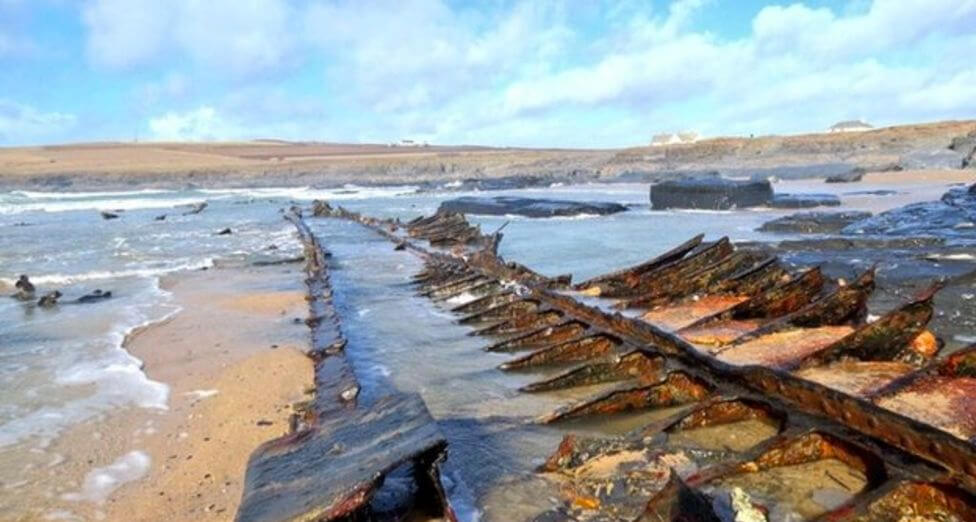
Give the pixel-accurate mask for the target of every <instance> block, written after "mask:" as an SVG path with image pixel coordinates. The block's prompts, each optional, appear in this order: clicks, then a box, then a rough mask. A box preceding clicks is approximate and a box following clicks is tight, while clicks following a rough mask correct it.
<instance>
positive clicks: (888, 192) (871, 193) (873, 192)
mask: <svg viewBox="0 0 976 522" xmlns="http://www.w3.org/2000/svg"><path fill="white" fill-rule="evenodd" d="M895 194H900V192H898V191H897V190H884V189H882V190H852V191H850V192H845V193H844V195H845V196H894V195H895Z"/></svg>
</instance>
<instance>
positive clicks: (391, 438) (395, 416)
mask: <svg viewBox="0 0 976 522" xmlns="http://www.w3.org/2000/svg"><path fill="white" fill-rule="evenodd" d="M445 448H446V441H445V440H444V438H443V436H442V435H441V434H440V432H439V431H438V428H437V424H436V423H435V422H434V420H433V419H432V418H431V417H430V414H429V413H428V412H427V408H426V407H425V406H424V404H423V401H422V400H421V399H420V397H419V396H416V395H399V396H396V397H384V398H381V399H379V400H378V401H377V402H376V403H375V404H373V405H372V406H371V407H370V408H357V409H354V410H351V411H348V412H346V413H344V414H343V415H336V416H333V417H330V418H327V419H319V422H318V423H317V424H316V425H315V426H313V427H311V428H309V429H306V430H304V431H299V432H296V433H293V434H291V435H288V436H286V437H283V438H280V439H275V440H272V441H269V442H266V443H264V444H262V445H261V446H260V447H259V448H258V449H257V450H256V451H255V452H254V454H253V455H252V456H251V459H250V461H249V462H248V468H247V475H246V476H245V479H244V482H245V484H244V490H245V493H244V498H243V499H242V501H241V505H240V508H239V509H238V512H237V518H236V519H237V520H238V521H239V522H257V521H282V520H294V521H298V520H323V521H327V520H345V519H347V518H350V517H354V516H357V515H360V516H361V515H363V514H368V512H369V501H370V499H371V498H372V495H373V494H374V493H375V492H376V490H377V489H378V488H379V486H380V485H381V484H382V482H383V477H384V476H385V475H386V474H387V473H389V472H390V471H392V470H393V469H395V468H396V467H398V466H399V465H401V464H402V463H404V462H417V463H418V464H420V463H422V462H424V461H426V462H427V463H428V465H429V463H430V462H433V461H435V460H436V459H437V457H438V456H439V455H441V454H443V453H444V451H445Z"/></svg>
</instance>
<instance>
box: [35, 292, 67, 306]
mask: <svg viewBox="0 0 976 522" xmlns="http://www.w3.org/2000/svg"><path fill="white" fill-rule="evenodd" d="M60 298H61V292H59V291H57V290H55V291H53V292H49V293H47V294H45V295H44V296H42V297H41V298H40V299H39V300H38V301H37V305H38V306H40V307H42V308H51V307H53V306H54V305H56V304H58V299H60Z"/></svg>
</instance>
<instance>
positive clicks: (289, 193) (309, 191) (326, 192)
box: [200, 185, 417, 201]
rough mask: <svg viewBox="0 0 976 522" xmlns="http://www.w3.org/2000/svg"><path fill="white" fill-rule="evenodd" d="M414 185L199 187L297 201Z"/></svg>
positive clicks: (396, 191)
mask: <svg viewBox="0 0 976 522" xmlns="http://www.w3.org/2000/svg"><path fill="white" fill-rule="evenodd" d="M416 190H417V187H416V186H415V185H399V186H386V187H360V186H357V185H345V186H343V187H342V188H332V189H316V188H312V187H308V186H305V187H261V188H230V189H201V190H200V192H202V193H204V194H211V195H217V196H241V197H249V198H284V199H294V200H299V201H311V200H313V199H324V200H344V199H372V198H383V197H394V196H399V195H402V194H406V193H413V192H416Z"/></svg>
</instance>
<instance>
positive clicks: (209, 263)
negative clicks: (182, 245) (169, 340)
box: [0, 258, 214, 286]
mask: <svg viewBox="0 0 976 522" xmlns="http://www.w3.org/2000/svg"><path fill="white" fill-rule="evenodd" d="M213 266H214V259H213V258H206V259H204V260H202V261H198V262H193V263H181V264H178V265H172V266H167V267H163V268H133V269H128V270H116V271H107V270H94V271H91V272H83V273H81V274H42V275H37V276H31V277H30V280H31V282H32V283H34V284H42V285H68V284H73V283H77V282H81V281H101V280H104V279H117V278H123V277H153V276H160V275H165V274H169V273H172V272H179V271H181V270H199V269H202V268H213ZM0 282H2V283H4V284H5V285H8V286H13V284H14V283H16V279H12V278H6V277H0Z"/></svg>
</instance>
